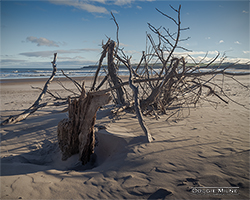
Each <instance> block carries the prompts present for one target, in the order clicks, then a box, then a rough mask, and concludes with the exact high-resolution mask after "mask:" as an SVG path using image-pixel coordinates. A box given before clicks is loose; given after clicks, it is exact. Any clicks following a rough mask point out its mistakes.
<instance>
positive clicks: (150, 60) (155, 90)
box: [1, 5, 250, 158]
mask: <svg viewBox="0 0 250 200" xmlns="http://www.w3.org/2000/svg"><path fill="white" fill-rule="evenodd" d="M170 7H171V9H172V10H173V11H174V13H176V17H171V16H169V15H167V14H165V13H163V12H162V11H160V10H159V9H156V10H157V12H159V13H160V14H161V15H163V17H166V18H167V19H168V20H170V21H172V22H173V24H174V26H175V27H176V30H175V31H173V32H172V31H170V29H168V28H165V27H164V26H160V27H159V28H157V27H155V26H153V25H152V24H150V23H148V27H149V29H150V31H151V32H152V33H153V34H150V33H146V49H145V51H142V56H141V59H140V61H139V63H138V64H134V65H132V64H131V63H130V60H131V58H132V57H131V56H127V55H126V54H125V51H124V50H123V49H121V48H120V47H119V44H120V42H119V37H118V36H119V34H118V31H119V25H118V23H117V21H116V19H115V17H114V15H113V13H112V12H111V15H112V20H113V21H114V23H115V25H116V28H117V30H116V42H115V41H113V40H111V38H108V41H107V42H106V44H102V49H103V50H102V54H101V56H100V59H99V63H98V66H97V70H96V72H95V76H94V80H93V84H92V86H91V88H90V90H89V91H88V93H87V92H86V91H85V89H83V88H82V86H81V84H79V83H78V82H77V81H75V80H74V79H72V78H70V77H69V76H68V75H66V74H65V73H64V72H63V71H62V73H63V74H64V76H65V77H67V78H68V79H69V80H70V81H72V82H73V84H74V85H75V87H76V88H77V92H75V91H73V90H70V89H67V88H66V87H65V86H64V85H63V84H62V83H61V82H58V83H59V84H60V85H61V86H62V87H63V89H65V91H69V92H70V93H71V95H72V96H70V97H69V98H66V97H61V96H60V95H59V94H53V93H52V92H50V91H49V90H48V86H49V84H50V83H51V81H52V80H53V78H54V76H55V73H56V64H55V62H56V57H57V54H56V53H55V54H54V60H53V61H52V66H53V72H52V75H51V77H50V78H49V79H48V81H47V82H46V83H45V85H44V88H43V89H42V88H36V89H39V90H41V91H42V92H41V94H40V95H39V97H38V99H37V101H36V102H35V103H34V104H33V105H32V106H31V107H30V108H28V109H27V110H26V111H24V112H23V113H21V114H19V115H16V116H10V117H9V118H8V119H6V120H4V121H3V122H2V123H1V125H6V124H13V123H16V122H18V121H21V120H23V119H26V118H27V117H28V116H29V115H30V114H32V113H34V112H35V111H36V110H38V109H39V108H42V107H45V106H60V105H67V104H68V105H69V106H68V108H67V109H64V111H67V110H69V107H70V106H72V105H73V104H80V103H79V102H81V101H80V98H82V97H83V96H82V95H83V93H82V92H83V90H84V91H85V92H84V93H85V95H87V97H88V95H90V96H91V95H92V97H93V95H94V94H98V95H99V94H102V95H104V94H110V95H111V96H112V100H113V102H114V105H115V106H114V107H115V108H114V109H113V110H112V113H114V114H115V115H118V114H119V113H121V112H123V111H125V110H128V111H133V112H134V113H135V114H136V117H137V118H138V121H139V124H140V126H141V128H142V130H143V132H144V133H145V135H146V137H147V140H148V142H151V141H152V136H151V134H150V132H149V130H148V129H147V126H146V124H145V121H144V120H143V117H144V116H152V117H154V118H155V119H159V118H160V115H162V114H166V116H167V119H166V121H168V120H169V119H170V118H175V119H174V120H173V121H174V122H176V123H177V121H178V120H180V119H182V118H183V117H185V116H187V115H188V114H189V112H190V108H191V106H193V107H196V105H197V104H198V103H199V102H201V101H207V102H209V103H210V104H211V105H214V107H217V105H218V104H219V102H223V103H225V104H228V103H229V102H230V101H231V102H233V103H236V104H238V105H240V106H243V107H245V108H247V109H248V107H247V106H248V105H243V104H241V103H239V102H237V101H235V100H234V99H233V98H231V97H229V95H227V93H226V89H228V88H225V86H224V78H227V77H229V78H232V80H233V81H235V83H236V84H240V85H241V86H243V87H244V88H246V90H249V86H246V85H243V84H241V83H240V82H239V81H238V80H237V79H235V78H234V77H236V76H242V75H249V74H250V73H249V72H240V73H233V72H230V71H228V70H227V69H230V68H232V67H236V66H237V64H238V62H239V61H237V62H235V63H233V64H228V63H224V61H225V60H226V56H225V55H222V56H221V57H220V53H219V52H218V53H217V55H216V56H215V57H214V58H212V59H208V58H207V56H208V53H207V54H206V55H205V56H204V58H202V59H201V60H200V61H199V62H196V61H195V59H194V58H192V56H191V55H189V54H186V55H185V54H183V55H180V53H179V52H176V50H177V49H181V50H184V51H186V52H190V50H189V49H186V48H184V47H183V46H181V45H180V42H183V41H187V40H188V39H189V37H187V38H181V33H182V32H183V31H186V30H188V29H189V28H188V27H182V24H181V5H179V7H178V8H177V9H175V8H174V7H172V6H171V5H170ZM106 56H107V65H106V66H105V65H103V62H104V59H105V57H106ZM190 60H191V63H188V61H190ZM247 65H248V66H249V63H248V64H247ZM100 71H103V72H104V73H106V74H105V75H104V76H103V73H102V74H101V73H100ZM122 71H126V72H129V74H130V76H129V77H124V76H121V72H122ZM100 74H101V75H100ZM218 74H220V75H221V76H220V79H221V84H218V82H217V83H215V82H214V81H213V80H214V79H215V77H216V76H217V75H218ZM99 78H100V80H101V81H100V82H98V81H97V80H99ZM105 83H107V84H105ZM104 86H105V87H104ZM45 94H47V95H50V96H51V97H52V98H53V99H54V100H53V101H52V102H44V103H41V100H42V98H43V96H44V95H45ZM98 95H97V96H98ZM211 97H215V98H211ZM88 98H90V97H88ZM109 98H110V97H109ZM76 102H78V103H76ZM104 104H105V103H103V104H102V105H104ZM97 107H98V106H97ZM96 109H98V108H96ZM94 110H95V109H94ZM184 110H185V113H184ZM186 110H188V112H187V114H186ZM70 112H72V111H70ZM76 112H78V111H76ZM92 117H93V116H92ZM92 117H90V119H92ZM70 119H71V118H70ZM70 123H71V121H70V120H68V121H67V120H64V121H63V122H61V124H64V128H62V130H61V131H62V133H63V134H64V132H67V131H66V129H69V128H68V127H71V128H72V127H75V128H76V129H77V130H79V127H78V125H77V126H75V125H72V124H70ZM77 123H78V122H77ZM93 126H94V124H93ZM64 129H65V130H64ZM63 134H62V135H63ZM65 134H66V133H65ZM62 135H61V136H62ZM61 136H60V137H61ZM62 137H64V136H62ZM70 137H75V136H70ZM70 141H71V140H70ZM72 141H73V140H72ZM65 148H66V147H65ZM67 148H68V147H67ZM76 151H79V149H78V150H77V148H76V150H73V149H72V150H69V152H76ZM64 152H66V151H64ZM64 157H65V158H66V157H67V155H66V153H65V156H64Z"/></svg>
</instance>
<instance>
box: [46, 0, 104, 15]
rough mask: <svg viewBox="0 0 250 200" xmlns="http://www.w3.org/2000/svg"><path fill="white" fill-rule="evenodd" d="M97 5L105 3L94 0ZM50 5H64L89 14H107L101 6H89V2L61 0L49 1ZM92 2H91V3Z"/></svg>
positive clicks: (100, 0)
mask: <svg viewBox="0 0 250 200" xmlns="http://www.w3.org/2000/svg"><path fill="white" fill-rule="evenodd" d="M96 1H97V2H99V3H105V1H104V0H96ZM50 2H51V3H53V4H56V5H65V6H72V7H75V8H77V9H80V10H85V11H87V12H90V13H103V14H108V13H109V12H108V10H107V9H106V8H105V7H102V6H96V5H93V4H90V2H91V1H90V2H89V1H81V0H79V1H78V0H71V1H61V0H50ZM92 2H93V1H92Z"/></svg>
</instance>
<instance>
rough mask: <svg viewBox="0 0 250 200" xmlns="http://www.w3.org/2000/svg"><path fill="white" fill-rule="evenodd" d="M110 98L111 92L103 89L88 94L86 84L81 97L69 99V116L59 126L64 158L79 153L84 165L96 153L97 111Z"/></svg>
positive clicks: (59, 137) (60, 145) (59, 138)
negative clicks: (95, 129) (95, 126)
mask: <svg viewBox="0 0 250 200" xmlns="http://www.w3.org/2000/svg"><path fill="white" fill-rule="evenodd" d="M110 100H111V97H110V94H109V93H105V92H102V91H98V92H89V93H87V94H86V91H85V88H84V85H83V86H82V93H81V95H80V97H79V99H74V100H71V99H69V101H68V102H69V106H68V113H69V118H68V119H63V120H62V121H60V122H59V124H58V128H57V136H58V143H59V147H60V149H61V151H62V160H67V158H69V157H70V156H71V155H73V154H76V153H79V159H80V160H81V161H82V164H83V165H84V164H86V163H87V162H88V161H89V159H90V156H91V154H92V153H94V145H95V135H94V125H95V120H96V112H97V110H98V109H99V107H100V106H103V105H105V104H107V103H108V102H109V101H110Z"/></svg>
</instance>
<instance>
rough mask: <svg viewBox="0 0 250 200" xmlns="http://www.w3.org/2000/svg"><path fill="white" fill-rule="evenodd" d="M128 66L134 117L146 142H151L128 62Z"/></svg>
mask: <svg viewBox="0 0 250 200" xmlns="http://www.w3.org/2000/svg"><path fill="white" fill-rule="evenodd" d="M128 64H129V73H130V75H129V86H130V88H131V89H132V90H133V93H134V108H135V112H136V116H137V119H138V121H139V124H140V126H141V128H142V130H143V132H144V133H145V135H146V136H147V141H148V142H152V140H153V139H152V136H151V134H150V132H149V130H148V128H147V126H146V125H145V123H144V120H143V117H142V112H141V107H140V101H139V98H138V93H139V90H138V87H136V86H135V85H134V83H133V79H132V67H131V65H130V62H129V60H128Z"/></svg>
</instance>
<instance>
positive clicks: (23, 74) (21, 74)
mask: <svg viewBox="0 0 250 200" xmlns="http://www.w3.org/2000/svg"><path fill="white" fill-rule="evenodd" d="M133 67H134V68H135V66H133ZM105 68H106V67H105ZM248 69H249V68H248ZM248 69H243V70H242V69H235V68H234V69H227V71H230V72H234V73H239V72H249V70H248ZM62 70H63V71H64V73H65V74H66V75H68V76H69V77H90V76H94V75H95V72H96V70H97V66H87V67H82V68H75V69H74V68H63V69H62ZM209 70H211V69H201V70H200V71H203V72H204V71H209ZM155 71H157V72H159V71H160V68H156V69H155ZM51 73H52V68H34V69H33V68H1V69H0V79H1V80H4V79H28V78H49V77H50V76H51ZM118 74H119V75H129V70H128V69H127V68H126V67H124V66H122V67H120V68H119V71H118ZM100 75H102V76H105V75H106V73H105V72H104V70H103V69H101V70H100V72H99V76H100ZM55 77H64V75H63V73H62V71H61V69H60V68H57V72H56V76H55Z"/></svg>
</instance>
